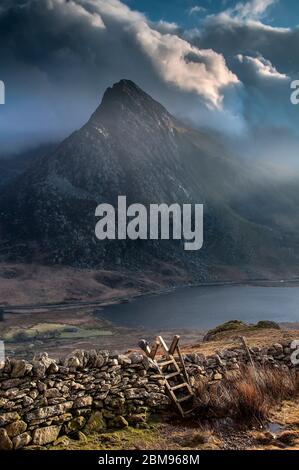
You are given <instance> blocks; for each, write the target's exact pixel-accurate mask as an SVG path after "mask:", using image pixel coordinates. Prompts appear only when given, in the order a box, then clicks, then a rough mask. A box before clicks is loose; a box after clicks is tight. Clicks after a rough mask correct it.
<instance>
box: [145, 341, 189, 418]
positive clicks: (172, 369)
mask: <svg viewBox="0 0 299 470" xmlns="http://www.w3.org/2000/svg"><path fill="white" fill-rule="evenodd" d="M179 340H180V337H179V336H178V335H176V336H174V338H173V340H172V342H171V345H170V347H169V348H168V346H167V344H166V343H165V341H164V339H163V338H162V336H157V338H156V339H155V341H154V343H153V345H152V346H151V347H150V346H149V345H148V343H147V342H146V341H145V340H142V341H141V342H140V343H139V346H140V347H141V349H142V350H143V351H144V352H145V353H146V355H147V356H148V357H149V358H151V359H152V360H153V361H154V363H155V364H156V366H157V369H158V371H159V374H160V375H161V376H162V377H164V379H165V386H166V390H167V393H168V395H169V397H170V398H171V400H172V401H173V403H174V404H175V406H176V407H177V409H178V410H179V412H180V414H181V415H182V417H186V416H187V415H189V414H190V413H192V411H193V410H194V408H193V406H192V407H188V408H187V409H184V408H183V406H182V404H183V403H186V404H189V403H190V404H192V405H193V398H194V393H193V391H192V388H191V385H190V379H189V375H188V372H187V369H186V366H185V362H184V358H183V355H182V353H181V350H180V347H179ZM160 348H162V350H163V352H164V354H163V356H162V357H157V352H158V350H159V349H160ZM175 354H176V356H177V358H176V357H175ZM177 394H179V395H177Z"/></svg>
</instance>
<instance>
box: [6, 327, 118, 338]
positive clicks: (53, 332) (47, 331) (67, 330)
mask: <svg viewBox="0 0 299 470" xmlns="http://www.w3.org/2000/svg"><path fill="white" fill-rule="evenodd" d="M111 335H113V332H112V331H110V330H103V329H96V328H80V327H74V326H73V325H68V324H63V323H38V324H36V325H34V326H32V327H30V328H19V327H14V328H11V329H10V330H9V331H8V332H6V333H5V334H4V335H3V339H4V340H5V341H7V342H8V343H11V342H18V341H31V340H34V339H49V338H58V337H59V338H60V339H80V338H92V337H96V336H111Z"/></svg>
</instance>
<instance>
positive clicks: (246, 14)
mask: <svg viewBox="0 0 299 470" xmlns="http://www.w3.org/2000/svg"><path fill="white" fill-rule="evenodd" d="M276 2H277V0H250V1H247V2H239V3H237V5H236V6H234V7H233V8H231V9H228V10H227V11H226V13H227V14H229V15H230V16H233V17H236V18H238V19H240V20H249V19H251V20H253V19H260V18H262V17H263V16H264V15H265V13H266V11H267V10H268V8H269V7H270V6H271V5H273V4H275V3H276Z"/></svg>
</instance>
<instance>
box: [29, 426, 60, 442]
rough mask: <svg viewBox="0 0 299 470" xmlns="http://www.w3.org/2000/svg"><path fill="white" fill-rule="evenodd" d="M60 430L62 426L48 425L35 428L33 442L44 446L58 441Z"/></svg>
mask: <svg viewBox="0 0 299 470" xmlns="http://www.w3.org/2000/svg"><path fill="white" fill-rule="evenodd" d="M59 432H60V426H46V427H44V428H38V429H35V431H34V432H33V444H36V445H39V446H44V445H46V444H50V443H51V442H54V441H56V439H57V438H58V435H59Z"/></svg>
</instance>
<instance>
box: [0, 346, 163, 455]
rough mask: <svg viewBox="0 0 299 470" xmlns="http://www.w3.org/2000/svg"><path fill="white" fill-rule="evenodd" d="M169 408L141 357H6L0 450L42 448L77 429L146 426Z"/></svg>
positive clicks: (0, 392)
mask: <svg viewBox="0 0 299 470" xmlns="http://www.w3.org/2000/svg"><path fill="white" fill-rule="evenodd" d="M168 405H169V399H168V397H167V396H166V394H165V386H164V381H163V379H162V378H161V377H160V376H159V375H157V371H156V368H155V365H154V363H153V362H152V361H150V359H148V358H146V357H144V356H143V355H142V354H139V353H133V354H131V355H129V356H125V355H111V354H109V353H108V351H82V350H78V351H75V352H74V353H72V354H71V355H69V356H68V357H67V358H66V359H65V360H64V361H63V362H62V361H59V362H56V361H55V360H53V359H50V358H49V357H48V355H47V354H46V353H43V354H41V355H39V356H38V357H35V358H34V360H33V362H32V363H29V362H27V361H25V360H18V359H7V360H6V361H5V363H4V364H3V367H2V370H1V371H0V449H7V450H9V449H19V448H21V447H24V446H27V445H34V446H44V445H47V444H49V443H52V442H54V441H56V440H57V438H58V436H60V435H74V434H75V433H78V431H80V430H81V429H84V430H86V432H96V431H97V432H98V431H100V430H103V429H105V428H106V427H121V426H127V425H128V424H134V425H136V426H139V427H140V426H142V425H145V421H146V414H147V413H150V412H151V411H152V410H155V411H161V410H163V409H165V408H166V407H167V406H168Z"/></svg>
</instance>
